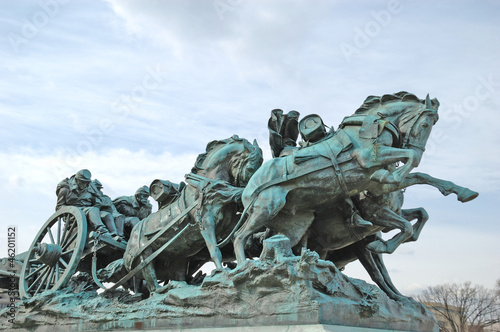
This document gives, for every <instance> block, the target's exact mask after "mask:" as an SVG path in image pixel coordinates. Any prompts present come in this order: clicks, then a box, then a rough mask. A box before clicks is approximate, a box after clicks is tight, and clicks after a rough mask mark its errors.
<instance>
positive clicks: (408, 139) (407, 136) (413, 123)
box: [400, 108, 435, 152]
mask: <svg viewBox="0 0 500 332" xmlns="http://www.w3.org/2000/svg"><path fill="white" fill-rule="evenodd" d="M426 113H435V110H433V109H431V108H426V109H424V110H423V111H421V112H420V113H419V114H418V115H416V116H415V117H414V118H413V120H412V121H411V122H410V126H409V127H410V130H409V131H408V132H407V133H406V134H405V135H404V140H402V142H401V144H400V147H401V149H407V148H408V147H414V148H417V149H419V150H421V151H422V152H424V151H425V146H424V145H421V144H416V143H412V142H411V133H412V132H413V130H414V129H415V126H416V124H417V122H418V120H419V119H420V118H421V117H422V116H423V115H425V114H426ZM402 138H403V136H401V139H402Z"/></svg>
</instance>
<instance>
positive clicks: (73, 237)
mask: <svg viewBox="0 0 500 332" xmlns="http://www.w3.org/2000/svg"><path fill="white" fill-rule="evenodd" d="M86 237H87V221H86V218H85V215H84V214H83V212H82V211H81V210H80V209H78V208H76V207H73V206H66V207H62V208H61V209H59V210H58V211H57V212H56V213H54V214H53V215H52V216H51V217H50V218H49V219H48V220H47V222H46V223H45V224H44V225H43V227H42V228H41V229H40V231H39V232H38V234H37V235H36V237H35V239H34V240H33V243H32V244H31V246H30V249H29V250H28V255H27V256H26V258H25V260H24V264H23V268H22V271H21V276H20V279H19V293H20V295H21V297H23V298H30V297H32V296H34V295H37V294H39V293H42V292H44V291H46V290H58V289H60V288H62V287H64V286H66V284H67V283H68V281H69V279H70V278H71V277H72V276H73V274H74V273H75V271H76V269H77V267H78V263H79V262H80V259H81V256H82V252H83V249H84V247H85V241H86Z"/></svg>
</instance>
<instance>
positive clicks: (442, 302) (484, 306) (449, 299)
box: [417, 279, 500, 332]
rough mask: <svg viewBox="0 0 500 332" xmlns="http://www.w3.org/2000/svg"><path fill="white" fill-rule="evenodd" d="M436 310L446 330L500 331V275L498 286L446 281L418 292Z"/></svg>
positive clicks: (460, 331)
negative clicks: (497, 325)
mask: <svg viewBox="0 0 500 332" xmlns="http://www.w3.org/2000/svg"><path fill="white" fill-rule="evenodd" d="M417 299H418V300H419V301H420V302H423V303H425V305H426V306H427V307H428V308H429V309H430V310H431V311H433V312H434V313H435V314H436V318H437V319H438V323H439V329H440V331H444V332H482V331H500V329H499V328H496V326H494V325H495V324H498V323H499V322H500V279H498V280H497V283H496V287H495V290H489V289H486V288H484V287H483V286H481V285H472V284H471V282H470V281H468V282H465V283H463V284H443V285H438V286H431V287H429V288H427V289H426V290H424V291H423V292H422V293H421V294H420V295H418V296H417Z"/></svg>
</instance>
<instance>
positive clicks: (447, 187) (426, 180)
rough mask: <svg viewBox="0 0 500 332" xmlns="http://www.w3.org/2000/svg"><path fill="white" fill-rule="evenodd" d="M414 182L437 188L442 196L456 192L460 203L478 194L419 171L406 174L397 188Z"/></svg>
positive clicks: (411, 184)
mask: <svg viewBox="0 0 500 332" xmlns="http://www.w3.org/2000/svg"><path fill="white" fill-rule="evenodd" d="M415 184H427V185H430V186H432V187H434V188H436V189H438V190H439V191H440V192H441V194H443V195H444V196H448V195H449V194H451V193H453V194H456V195H457V199H458V200H459V201H460V202H462V203H465V202H469V201H471V200H473V199H474V198H476V197H477V196H478V195H479V193H477V192H475V191H473V190H470V189H469V188H466V187H462V186H459V185H456V184H455V183H453V182H451V181H446V180H441V179H438V178H435V177H433V176H430V175H429V174H426V173H420V172H414V173H410V174H408V176H407V177H406V178H405V179H404V180H403V182H401V184H400V186H399V189H403V188H406V187H409V186H413V185H415Z"/></svg>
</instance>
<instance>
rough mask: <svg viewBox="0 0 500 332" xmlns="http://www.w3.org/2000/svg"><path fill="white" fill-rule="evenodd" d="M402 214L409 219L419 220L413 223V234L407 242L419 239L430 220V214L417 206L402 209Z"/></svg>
mask: <svg viewBox="0 0 500 332" xmlns="http://www.w3.org/2000/svg"><path fill="white" fill-rule="evenodd" d="M401 216H402V217H403V218H405V219H406V220H408V221H411V220H413V219H417V222H416V223H415V224H414V225H413V235H412V236H411V237H410V238H409V239H408V240H406V241H405V242H412V241H417V240H418V237H419V236H420V233H421V232H422V229H423V228H424V225H425V223H426V222H427V220H429V214H428V213H427V211H425V209H424V208H415V209H403V210H401Z"/></svg>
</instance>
